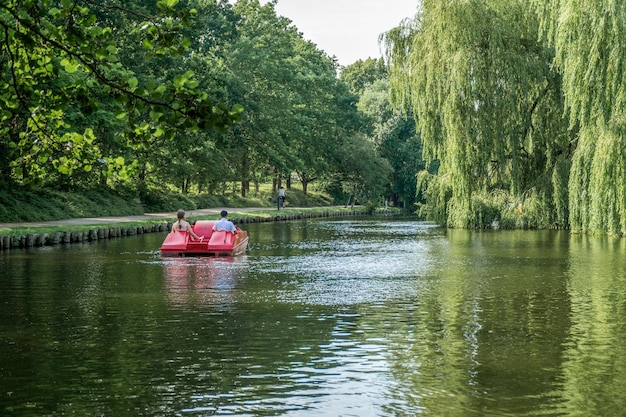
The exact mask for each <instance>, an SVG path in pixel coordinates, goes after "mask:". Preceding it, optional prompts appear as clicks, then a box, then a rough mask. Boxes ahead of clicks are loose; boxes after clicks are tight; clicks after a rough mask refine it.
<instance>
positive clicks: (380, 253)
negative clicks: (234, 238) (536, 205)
mask: <svg viewBox="0 0 626 417" xmlns="http://www.w3.org/2000/svg"><path fill="white" fill-rule="evenodd" d="M313 227H315V228H317V230H315V231H314V233H312V235H313V237H312V238H310V239H306V240H294V241H291V242H284V244H285V245H288V251H287V252H286V253H285V256H261V257H258V258H256V259H255V262H254V264H253V265H251V268H252V269H254V270H255V272H258V273H271V274H277V275H280V276H281V277H283V282H282V285H280V286H278V287H277V288H276V291H277V293H278V294H277V295H276V296H277V298H279V299H280V300H281V301H283V302H302V303H312V304H320V305H341V304H346V305H351V304H356V303H363V302H374V303H380V302H386V301H388V300H391V299H398V297H401V298H407V297H409V298H411V297H413V296H415V295H416V294H418V293H419V292H421V291H422V290H423V287H424V286H425V285H427V280H426V281H425V280H417V279H415V280H413V279H411V278H413V277H415V278H423V277H425V276H427V275H428V274H429V271H431V270H432V268H433V267H434V265H435V263H436V262H437V261H436V259H434V258H432V257H431V256H430V255H429V247H432V245H433V239H435V240H436V239H439V240H442V241H443V239H442V237H441V234H440V233H439V232H438V231H437V229H436V228H435V227H433V226H432V225H430V224H426V223H417V222H407V223H404V222H396V223H385V222H377V221H372V222H367V221H366V222H364V221H349V220H348V221H336V222H324V223H318V224H314V226H313ZM329 235H331V236H334V238H333V239H328V236H329ZM420 235H421V236H420ZM416 236H420V238H419V239H417V238H416ZM283 249H284V248H283ZM407 278H409V279H407ZM390 288H393V290H392V291H389V289H390Z"/></svg>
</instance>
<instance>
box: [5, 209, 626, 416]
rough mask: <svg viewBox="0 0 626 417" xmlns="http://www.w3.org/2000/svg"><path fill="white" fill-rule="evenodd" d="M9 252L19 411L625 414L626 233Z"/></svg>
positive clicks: (143, 240) (326, 234) (260, 229)
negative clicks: (170, 253)
mask: <svg viewBox="0 0 626 417" xmlns="http://www.w3.org/2000/svg"><path fill="white" fill-rule="evenodd" d="M245 229H247V230H248V233H249V235H250V245H249V248H248V252H247V254H246V255H244V256H241V257H237V258H219V259H215V258H202V257H194V258H162V257H161V255H160V253H159V247H160V244H161V242H162V241H163V239H164V237H165V235H164V234H162V233H151V234H144V235H138V236H134V237H127V238H118V239H111V240H104V241H97V242H91V243H82V244H72V245H59V246H53V247H43V248H32V249H20V250H12V251H3V252H1V253H0V271H1V272H0V415H3V416H114V417H125V416H129V417H130V416H194V417H195V416H359V417H364V416H416V415H423V416H450V417H456V416H458V417H467V416H494V417H495V416H590V415H596V416H603V417H606V416H622V415H624V413H625V411H624V410H626V396H625V395H624V392H626V240H625V239H612V238H608V237H591V236H577V235H570V234H569V233H568V232H563V231H468V230H445V229H441V228H438V227H435V226H434V225H432V224H429V223H424V222H419V221H414V220H413V219H411V218H394V217H383V216H381V217H369V218H367V217H364V218H345V219H342V218H333V219H315V220H307V221H293V222H276V223H260V224H248V225H245Z"/></svg>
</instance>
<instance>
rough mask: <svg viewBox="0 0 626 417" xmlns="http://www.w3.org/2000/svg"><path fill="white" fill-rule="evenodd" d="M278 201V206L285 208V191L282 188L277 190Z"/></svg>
mask: <svg viewBox="0 0 626 417" xmlns="http://www.w3.org/2000/svg"><path fill="white" fill-rule="evenodd" d="M278 199H279V200H280V206H281V207H282V208H285V189H284V188H283V187H280V188H279V189H278Z"/></svg>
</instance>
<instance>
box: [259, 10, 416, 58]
mask: <svg viewBox="0 0 626 417" xmlns="http://www.w3.org/2000/svg"><path fill="white" fill-rule="evenodd" d="M418 2H419V0H278V3H277V4H276V14H278V15H281V16H285V17H287V18H289V20H291V21H292V22H293V25H294V26H296V27H297V28H298V31H299V32H302V34H303V37H304V39H306V40H309V41H311V42H313V43H314V44H316V45H317V47H318V49H321V50H323V51H325V52H326V53H327V54H328V55H329V56H335V57H336V58H337V60H338V61H339V65H341V66H346V65H350V64H353V63H354V62H356V61H357V60H359V59H361V60H365V59H367V58H380V57H381V56H382V54H381V52H380V48H379V44H378V36H379V35H380V34H381V33H383V32H386V31H388V30H390V29H392V28H394V27H396V26H398V25H399V24H400V22H401V21H402V20H404V19H405V18H407V17H411V18H412V17H414V16H415V13H416V12H417V5H418ZM261 3H262V4H265V3H267V1H261Z"/></svg>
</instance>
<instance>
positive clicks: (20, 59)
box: [0, 0, 417, 204]
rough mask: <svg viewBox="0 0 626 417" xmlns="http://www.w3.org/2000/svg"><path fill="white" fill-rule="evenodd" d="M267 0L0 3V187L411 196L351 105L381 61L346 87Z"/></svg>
mask: <svg viewBox="0 0 626 417" xmlns="http://www.w3.org/2000/svg"><path fill="white" fill-rule="evenodd" d="M274 7H275V2H270V3H268V4H266V5H261V4H260V2H259V1H258V0H239V1H237V2H236V3H234V4H231V3H230V2H228V1H225V0H220V1H218V0H159V1H156V0H128V1H124V2H122V1H121V0H106V1H92V0H20V1H17V0H7V1H4V2H2V4H0V29H1V30H0V65H2V68H3V72H2V79H1V81H0V82H1V83H2V84H3V86H4V88H3V89H2V93H0V102H1V103H2V106H1V108H2V110H1V111H0V173H1V174H2V175H1V176H0V188H4V189H16V187H25V186H28V187H31V188H32V187H43V188H45V189H48V190H52V189H54V190H81V189H82V190H85V189H93V188H95V187H97V186H98V187H102V186H104V187H108V188H110V189H120V190H124V192H125V193H128V192H131V193H135V195H136V196H137V197H139V198H141V199H142V200H144V201H146V200H147V199H148V198H149V195H150V194H151V193H152V194H153V193H154V190H156V189H158V190H170V191H178V192H180V193H183V194H186V193H196V194H200V193H208V194H220V193H223V192H225V191H226V190H237V193H239V194H240V195H241V196H243V197H245V196H246V195H247V194H248V193H249V192H250V191H251V187H252V186H254V190H255V191H256V190H258V188H259V185H260V184H263V183H267V182H270V183H273V184H274V187H276V188H277V187H278V186H279V185H280V184H281V183H282V182H286V185H287V186H289V185H290V181H291V180H292V179H293V180H298V181H300V182H301V183H302V189H303V190H304V193H306V192H307V189H308V187H309V186H310V185H311V184H314V185H316V186H317V188H318V189H324V190H327V191H329V192H331V193H332V194H333V195H335V196H336V198H337V201H344V199H345V198H346V196H348V195H353V194H355V193H357V192H358V193H359V195H360V196H362V199H367V200H372V201H379V200H380V199H381V197H382V195H383V194H385V196H386V197H385V198H391V199H392V200H398V199H399V198H400V199H402V200H403V201H408V203H409V204H412V200H411V199H412V198H413V197H412V195H414V189H413V190H411V192H409V193H408V194H407V195H403V196H402V197H398V191H397V190H394V186H393V184H392V181H393V177H394V174H393V167H392V166H391V165H390V164H389V163H388V162H387V159H389V158H390V156H391V157H393V155H390V152H391V154H393V150H391V151H390V149H383V148H384V147H383V146H381V143H382V142H381V140H374V139H373V138H372V137H371V133H372V131H373V129H374V128H373V123H375V122H376V121H374V120H372V119H371V118H370V117H368V115H367V114H365V113H364V112H363V111H362V110H359V108H358V106H357V103H358V101H359V94H361V93H362V92H363V89H364V88H366V87H367V85H368V84H371V83H373V82H374V81H376V78H385V77H386V76H387V75H386V71H385V70H384V65H382V61H376V60H372V62H375V63H376V66H377V67H378V69H379V71H378V72H376V73H375V74H370V73H368V72H367V71H362V70H360V66H361V65H363V66H365V67H367V66H369V65H371V64H367V63H364V62H361V63H360V64H359V65H357V66H356V68H355V69H354V70H353V71H352V73H353V74H359V73H363V74H362V77H361V80H360V84H359V88H358V89H357V88H355V86H354V85H350V84H348V83H346V82H345V81H344V80H342V79H341V78H340V77H339V76H338V73H339V70H340V68H339V67H338V65H337V63H336V61H335V59H334V58H333V57H329V56H328V55H327V54H326V53H325V52H323V51H321V50H319V49H317V47H316V46H315V45H314V44H312V43H311V42H309V41H307V40H305V39H304V38H303V36H302V34H301V33H299V32H298V30H297V28H296V27H295V26H293V25H292V22H291V21H290V20H288V19H286V18H284V17H281V16H278V15H277V14H276V12H275V9H274ZM348 72H349V71H348ZM358 76H361V75H358ZM372 77H373V78H372ZM378 122H383V121H382V120H379V121H378ZM407 135H409V136H410V137H413V136H414V132H408V133H407ZM387 148H388V147H387ZM383 153H384V154H385V155H384V157H383ZM416 158H417V156H416ZM403 175H405V174H403ZM406 189H407V187H403V188H402V190H403V191H401V192H404V193H405V194H406ZM393 193H395V194H396V195H395V196H391V194H393Z"/></svg>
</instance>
